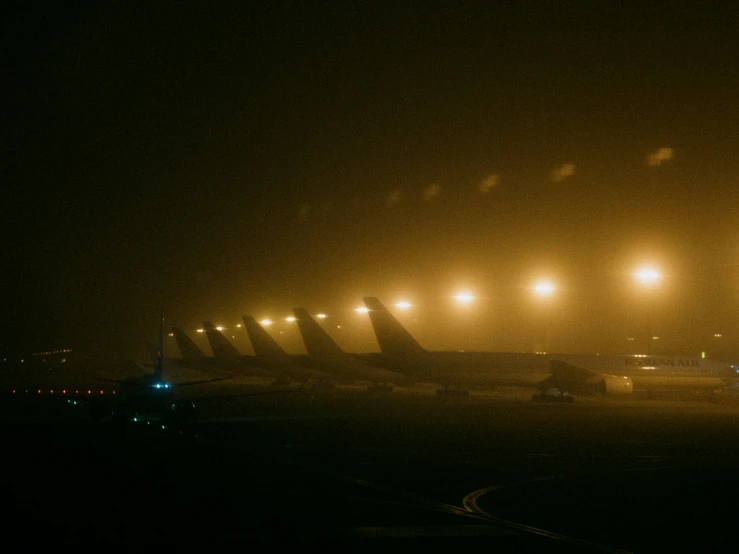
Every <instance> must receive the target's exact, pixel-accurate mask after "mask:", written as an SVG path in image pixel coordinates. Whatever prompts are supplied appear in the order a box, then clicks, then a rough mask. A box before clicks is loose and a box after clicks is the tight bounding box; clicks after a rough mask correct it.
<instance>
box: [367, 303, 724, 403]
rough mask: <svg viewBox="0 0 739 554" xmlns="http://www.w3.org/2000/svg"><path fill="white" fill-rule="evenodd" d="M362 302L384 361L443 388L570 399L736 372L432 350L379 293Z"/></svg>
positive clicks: (623, 359) (715, 365)
mask: <svg viewBox="0 0 739 554" xmlns="http://www.w3.org/2000/svg"><path fill="white" fill-rule="evenodd" d="M364 303H365V306H366V307H367V309H368V310H369V312H368V314H369V317H370V321H371V323H372V327H373V329H374V331H375V335H376V337H377V342H378V343H379V345H380V351H381V353H382V358H384V362H383V363H384V365H385V367H388V368H391V369H393V370H394V371H399V372H402V373H405V374H407V375H411V376H414V377H416V378H417V379H419V380H426V381H431V382H436V383H440V384H442V385H443V387H444V388H443V389H440V390H439V391H438V392H439V394H454V393H459V391H466V390H467V389H468V388H491V387H497V386H517V387H531V388H536V389H538V390H539V393H538V394H536V395H534V399H550V398H554V399H557V398H560V399H563V400H566V401H571V399H572V397H571V394H604V395H624V394H631V393H632V392H633V391H634V390H635V389H636V390H639V389H643V390H652V391H654V390H660V389H675V388H678V389H680V388H681V389H689V390H696V389H703V390H709V391H710V390H713V389H717V388H720V387H722V386H726V385H727V384H729V383H730V382H733V381H734V380H736V377H737V376H736V373H734V372H733V371H732V370H731V369H730V368H729V367H728V366H727V365H726V364H722V363H719V362H713V361H709V360H705V359H701V358H691V357H666V356H639V355H631V356H601V355H587V354H533V353H518V352H443V351H430V350H426V349H425V348H423V347H422V346H421V345H420V344H419V343H418V341H416V339H415V338H414V337H413V336H412V335H411V334H410V333H409V332H408V331H407V330H406V329H405V328H404V327H403V326H402V325H401V324H400V322H399V321H398V320H397V319H396V318H395V317H394V316H393V315H392V314H391V313H390V312H389V311H388V309H387V308H386V307H385V306H384V305H383V304H382V303H381V302H380V301H379V300H378V299H377V298H374V297H367V298H365V299H364ZM547 392H550V393H555V394H547ZM465 393H466V392H462V394H465Z"/></svg>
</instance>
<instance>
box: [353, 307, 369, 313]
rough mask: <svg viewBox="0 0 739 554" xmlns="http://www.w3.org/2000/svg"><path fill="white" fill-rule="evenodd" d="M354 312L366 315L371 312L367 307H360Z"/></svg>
mask: <svg viewBox="0 0 739 554" xmlns="http://www.w3.org/2000/svg"><path fill="white" fill-rule="evenodd" d="M354 311H355V312H357V313H358V314H366V313H367V312H369V309H368V308H366V307H365V306H360V307H359V308H356V309H355V310H354Z"/></svg>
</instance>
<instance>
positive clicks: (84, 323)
mask: <svg viewBox="0 0 739 554" xmlns="http://www.w3.org/2000/svg"><path fill="white" fill-rule="evenodd" d="M156 4H157V7H152V6H150V5H149V3H141V4H139V5H136V3H133V2H105V3H97V4H95V3H93V4H92V5H91V6H88V7H87V8H86V9H85V8H83V6H82V5H79V6H75V7H70V6H69V5H67V6H57V5H56V4H50V5H43V4H41V3H24V2H18V3H17V4H16V6H15V7H12V8H10V7H6V8H5V12H4V18H3V37H4V45H3V53H4V55H5V57H6V60H5V63H4V67H5V79H4V83H5V84H4V91H5V101H4V103H3V105H4V106H5V109H4V110H3V128H4V130H5V132H6V133H5V141H4V142H5V148H4V151H5V156H6V163H5V167H6V168H7V171H6V172H5V176H4V179H3V180H4V186H3V188H2V195H3V202H2V205H3V214H2V221H3V227H4V233H3V234H4V237H5V241H4V248H3V251H4V262H3V264H2V265H3V268H2V280H3V292H4V295H3V296H4V298H3V315H2V318H1V320H2V329H0V331H2V335H3V339H2V343H3V344H4V345H5V348H6V349H8V350H25V349H40V348H62V347H67V346H74V347H76V348H88V349H89V348H93V347H101V348H114V347H118V346H121V347H123V348H127V349H134V350H135V349H137V348H139V347H140V345H141V343H142V341H143V340H144V338H151V337H153V335H154V333H155V329H156V325H157V322H156V314H157V311H158V308H159V306H161V305H164V307H165V310H166V314H167V322H168V323H169V324H177V325H180V326H182V327H183V328H186V329H188V330H193V329H195V328H196V327H198V326H199V324H200V322H202V321H203V320H206V319H210V320H213V321H217V322H223V323H226V324H232V323H236V322H238V321H239V318H240V316H241V315H242V314H244V313H252V314H254V315H256V316H262V315H271V316H272V317H279V316H284V315H287V314H288V313H289V311H290V309H291V308H292V307H294V306H304V307H306V308H308V309H310V310H324V311H326V312H327V313H329V314H331V315H332V317H333V318H334V321H335V322H336V321H341V322H344V323H345V326H344V329H346V328H349V329H350V330H351V333H350V335H348V336H343V337H340V336H339V335H337V338H340V340H341V341H342V344H343V345H344V346H346V347H347V348H348V349H355V350H372V349H376V344H375V343H373V342H372V336H371V332H370V331H369V328H368V326H367V323H366V322H364V321H363V322H359V321H358V320H357V319H356V317H358V316H356V315H355V314H353V313H352V311H351V310H352V308H354V307H356V306H358V305H360V304H361V298H362V296H366V295H374V296H378V297H379V298H381V299H382V300H385V301H386V302H387V303H390V302H392V301H394V300H395V299H397V298H399V297H400V295H406V296H407V297H409V298H411V299H412V300H414V301H415V302H416V303H417V304H418V306H417V307H416V308H415V310H416V313H415V314H414V316H412V318H411V316H408V317H409V318H411V319H408V321H407V322H408V324H409V325H412V326H414V327H413V328H414V332H415V333H416V334H417V336H418V338H419V339H420V340H421V342H422V343H424V344H425V345H426V346H428V347H430V348H477V349H505V350H511V349H512V350H530V349H531V348H532V347H533V344H534V343H535V342H536V340H537V336H540V331H541V319H542V313H541V306H537V305H536V304H535V303H534V302H533V301H532V300H531V299H530V294H529V292H528V291H527V290H526V288H525V287H526V286H528V285H529V284H530V282H531V280H532V279H534V278H536V277H537V276H539V275H547V276H551V277H552V278H555V279H556V280H557V282H558V284H560V286H561V291H560V294H558V297H557V300H556V302H555V305H554V306H552V308H551V312H552V313H551V317H552V321H553V324H554V328H555V331H554V332H553V337H554V339H555V340H556V341H558V346H559V347H560V348H559V349H560V350H565V349H567V350H577V351H593V350H596V351H609V352H619V351H623V350H624V349H625V348H627V346H628V345H627V342H626V340H625V337H626V336H627V335H638V334H639V333H642V332H643V329H644V313H645V304H646V301H645V299H644V298H643V296H644V294H643V293H640V292H639V291H635V290H634V289H635V287H634V285H633V283H632V280H631V277H630V276H629V272H631V271H632V270H633V268H634V267H636V264H638V263H641V262H644V261H652V262H654V263H656V264H658V265H659V266H660V267H661V268H662V270H663V271H664V273H665V275H666V278H665V280H664V283H663V284H662V286H661V287H660V289H659V291H657V292H655V294H654V296H655V298H654V299H653V300H652V308H653V319H654V320H655V326H656V328H657V331H655V332H659V334H660V335H661V336H663V339H662V340H663V343H661V347H662V348H664V351H666V352H667V351H676V352H686V353H691V354H694V353H696V352H697V351H699V350H701V349H708V350H709V351H711V352H714V351H716V348H717V347H716V344H715V341H713V342H711V341H710V340H709V339H708V337H712V335H713V334H714V333H716V332H720V333H723V335H724V338H723V339H722V340H723V341H724V342H725V345H724V346H722V347H721V348H722V349H724V350H728V351H732V350H733V352H737V353H739V316H737V314H736V311H737V310H736V306H737V305H738V304H739V303H738V302H737V301H738V300H739V230H737V221H738V218H737V214H738V213H739V187H738V185H739V183H738V180H739V151H738V147H737V145H739V102H737V96H736V93H737V91H738V90H739V39H737V36H739V10H737V9H734V10H732V11H728V10H724V11H722V10H718V9H716V8H715V7H714V8H707V7H705V6H704V5H702V4H701V5H699V4H698V3H696V4H695V5H694V6H692V7H685V6H681V7H675V6H673V5H672V3H669V2H665V3H652V4H650V6H644V5H638V7H637V4H636V3H635V4H634V7H632V8H627V7H623V6H622V4H623V3H622V2H592V3H585V2H583V3H567V2H564V3H561V2H541V3H537V4H536V5H534V4H526V5H525V6H524V5H521V7H514V6H513V4H515V3H512V6H508V7H500V8H491V7H490V6H489V5H488V4H490V3H489V2H453V3H452V2H449V3H438V4H437V3H431V2H403V3H397V4H399V5H395V4H396V3H380V2H367V3H357V2H354V3H349V2H320V3H315V2H277V1H275V2H267V3H264V4H261V3H258V2H234V3H214V4H218V7H214V6H211V5H208V6H205V5H200V4H201V3H192V4H193V5H195V4H198V6H197V7H187V6H183V5H181V4H180V3H177V2H172V3H156ZM639 4H641V3H639ZM660 148H665V149H669V150H664V151H663V153H664V155H663V156H662V157H661V158H657V159H656V161H655V163H654V164H653V165H650V164H649V163H648V160H649V156H650V154H654V153H656V152H659V149H660ZM657 162H659V163H657ZM566 164H572V166H571V167H572V168H573V169H574V172H573V171H570V172H567V171H564V172H563V173H560V174H559V175H560V178H554V177H555V171H556V170H557V169H558V168H562V167H563V166H564V167H565V168H566V167H568V166H567V165H566ZM568 173H571V174H568ZM491 176H495V177H494V178H492V179H491V180H490V181H489V182H494V183H496V184H495V186H493V187H491V188H490V189H489V190H488V191H487V193H485V194H483V193H482V192H481V189H480V185H481V183H483V182H484V181H485V180H486V179H489V178H490V177H491ZM463 285H464V286H468V287H470V288H472V289H473V290H474V291H475V292H476V293H477V294H479V295H480V296H481V297H482V299H481V300H480V302H479V303H478V304H477V305H476V306H475V307H474V308H473V309H472V310H470V311H471V312H472V313H468V314H465V315H463V314H461V313H458V310H456V311H455V309H452V308H450V307H447V306H448V305H449V299H448V298H447V296H448V295H450V294H452V293H453V292H454V291H455V290H456V289H457V288H458V287H459V286H463ZM444 316H448V317H450V318H451V323H448V324H446V326H444V324H443V322H442V318H443V317H444ZM412 319H416V321H415V322H414V321H412ZM335 332H337V333H338V331H335ZM291 333H292V331H288V333H287V334H288V335H289V334H291ZM286 340H287V339H286ZM291 340H292V339H291ZM285 344H286V346H288V348H289V349H292V350H295V349H296V348H299V346H296V345H297V344H298V343H297V342H295V341H293V342H286V343H285ZM662 345H664V346H662ZM240 346H241V343H240Z"/></svg>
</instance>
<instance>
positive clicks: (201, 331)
mask: <svg viewBox="0 0 739 554" xmlns="http://www.w3.org/2000/svg"><path fill="white" fill-rule="evenodd" d="M195 332H196V333H204V332H205V329H196V330H195Z"/></svg>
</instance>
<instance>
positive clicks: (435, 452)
mask: <svg viewBox="0 0 739 554" xmlns="http://www.w3.org/2000/svg"><path fill="white" fill-rule="evenodd" d="M214 390H215V391H216V393H217V392H218V390H226V389H211V390H210V391H209V392H211V393H213V391H214ZM526 398H527V395H525V394H517V393H516V394H513V393H507V394H473V395H472V396H470V397H468V398H439V397H436V396H435V395H433V394H429V393H428V391H424V390H421V391H413V393H409V391H396V392H394V393H391V394H387V395H369V394H367V393H366V392H364V391H362V390H361V389H359V388H354V389H341V390H337V391H333V392H327V393H322V394H315V395H312V396H309V395H307V394H304V393H290V394H284V395H266V396H255V397H246V398H236V399H226V400H224V399H218V398H212V399H204V400H201V401H199V402H198V418H199V420H198V422H197V423H196V426H195V428H194V429H193V432H194V433H195V434H196V435H197V436H194V435H188V434H187V433H185V434H180V433H179V432H177V431H172V430H171V429H164V430H162V429H160V428H159V427H155V426H152V425H146V424H145V423H143V422H140V423H137V424H134V423H130V424H125V425H112V424H107V423H105V422H103V423H99V422H98V423H91V422H89V421H87V420H86V419H85V418H84V414H80V413H79V412H74V411H73V410H71V411H66V408H59V407H58V406H56V407H54V408H53V409H51V408H49V407H48V406H46V405H45V406H44V407H43V409H42V408H40V407H39V406H36V407H33V408H31V409H26V410H25V414H24V417H19V416H18V413H16V417H11V415H12V414H11V413H10V412H11V411H12V410H9V409H8V408H7V406H8V405H7V404H6V409H5V410H4V412H3V413H4V415H5V417H4V418H3V421H2V426H3V434H4V436H5V437H6V449H5V451H6V459H7V460H8V463H7V464H6V468H5V470H4V475H5V479H4V481H5V490H6V494H7V496H6V498H7V499H8V500H9V502H10V503H11V505H12V506H13V510H12V515H11V516H10V517H6V518H5V524H6V529H8V530H10V532H11V533H15V534H17V535H20V536H25V537H28V538H29V540H30V538H31V537H32V538H33V541H36V542H44V543H46V542H48V543H75V544H77V545H79V546H81V547H85V546H90V547H95V546H98V545H101V544H104V545H106V547H113V548H117V547H120V548H122V549H129V548H131V547H137V548H138V547H140V546H142V545H147V544H152V543H154V544H174V545H178V546H179V545H194V544H202V545H214V546H215V547H217V548H221V547H226V546H227V545H237V546H242V547H243V546H249V545H260V546H264V545H275V546H281V545H282V546H293V545H296V546H307V545H332V546H341V547H347V548H350V549H351V550H352V551H379V550H387V549H396V548H397V549H400V548H403V550H405V551H423V552H442V551H444V552H447V551H449V550H450V549H454V548H460V547H461V548H480V547H484V548H490V549H495V550H497V551H503V552H510V551H522V550H523V551H531V550H536V551H557V552H572V551H576V552H590V551H626V552H653V551H695V550H712V551H734V550H735V548H734V546H733V541H732V538H733V536H732V529H733V525H734V522H735V520H736V509H735V508H734V507H733V503H734V501H735V499H736V498H737V493H739V477H738V476H737V471H736V467H737V462H739V443H738V442H737V440H736V436H737V434H738V432H739V404H733V403H721V404H716V403H708V402H702V403H700V402H676V401H645V400H628V401H610V400H607V399H606V400H599V399H591V400H584V401H583V400H579V401H578V402H576V403H574V404H537V403H532V402H529V401H527V400H525V399H526ZM17 404H18V402H16V406H15V407H16V408H18V405H17ZM22 411H23V410H18V412H22ZM44 413H47V414H49V415H50V417H49V418H48V419H47V420H44V419H43V417H41V416H42V415H43V414H44ZM6 536H7V533H6ZM29 544H31V543H30V542H29Z"/></svg>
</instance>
